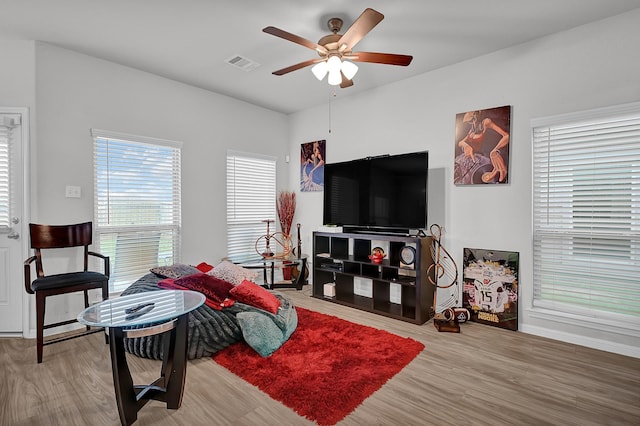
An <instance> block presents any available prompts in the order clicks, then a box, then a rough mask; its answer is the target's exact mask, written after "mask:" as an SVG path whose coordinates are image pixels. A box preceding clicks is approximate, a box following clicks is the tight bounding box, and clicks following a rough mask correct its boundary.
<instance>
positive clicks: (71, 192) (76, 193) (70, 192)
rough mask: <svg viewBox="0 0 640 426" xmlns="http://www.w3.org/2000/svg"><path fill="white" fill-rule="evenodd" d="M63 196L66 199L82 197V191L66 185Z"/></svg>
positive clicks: (77, 187) (79, 188)
mask: <svg viewBox="0 0 640 426" xmlns="http://www.w3.org/2000/svg"><path fill="white" fill-rule="evenodd" d="M64 194H65V197H67V198H80V197H81V196H82V189H81V187H79V186H73V185H67V186H66V187H65V192H64Z"/></svg>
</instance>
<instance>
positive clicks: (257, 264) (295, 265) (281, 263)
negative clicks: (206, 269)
mask: <svg viewBox="0 0 640 426" xmlns="http://www.w3.org/2000/svg"><path fill="white" fill-rule="evenodd" d="M234 263H237V264H238V265H239V266H242V267H243V268H246V269H261V270H262V276H263V283H262V285H263V287H266V288H268V289H270V290H273V289H274V288H295V289H297V290H302V286H304V285H305V284H307V283H308V277H309V269H308V266H307V255H305V254H303V255H301V256H300V257H298V256H294V255H292V256H287V257H283V258H282V257H277V258H276V257H259V258H257V259H255V260H254V259H250V260H245V261H242V262H234ZM278 268H292V269H295V270H296V271H297V272H296V274H295V276H294V277H292V279H290V280H282V281H276V280H275V270H276V269H278Z"/></svg>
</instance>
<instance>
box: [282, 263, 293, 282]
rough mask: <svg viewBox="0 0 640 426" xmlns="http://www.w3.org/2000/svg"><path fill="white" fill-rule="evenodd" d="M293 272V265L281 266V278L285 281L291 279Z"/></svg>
mask: <svg viewBox="0 0 640 426" xmlns="http://www.w3.org/2000/svg"><path fill="white" fill-rule="evenodd" d="M292 272H293V266H283V267H282V279H283V280H285V281H291V279H292V276H293V274H292Z"/></svg>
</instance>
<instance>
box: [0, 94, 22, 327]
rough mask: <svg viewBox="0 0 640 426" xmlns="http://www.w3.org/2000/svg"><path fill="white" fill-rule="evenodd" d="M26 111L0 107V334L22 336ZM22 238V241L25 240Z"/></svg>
mask: <svg viewBox="0 0 640 426" xmlns="http://www.w3.org/2000/svg"><path fill="white" fill-rule="evenodd" d="M28 128H29V127H28V115H27V109H26V108H4V107H0V333H22V331H23V318H22V315H23V300H24V295H25V290H24V277H23V270H22V263H23V261H24V258H25V257H26V253H28V252H27V250H26V248H27V245H26V244H28V239H29V237H28V235H23V230H24V229H25V226H24V224H23V217H24V216H23V215H24V211H25V209H24V201H25V200H24V198H25V191H24V188H25V187H24V170H25V163H24V156H25V147H26V145H27V138H28V132H27V130H28ZM25 237H26V240H25Z"/></svg>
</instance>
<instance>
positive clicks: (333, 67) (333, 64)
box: [327, 56, 342, 74]
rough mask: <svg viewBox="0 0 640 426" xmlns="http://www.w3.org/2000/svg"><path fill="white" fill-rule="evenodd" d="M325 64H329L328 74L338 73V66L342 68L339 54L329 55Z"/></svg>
mask: <svg viewBox="0 0 640 426" xmlns="http://www.w3.org/2000/svg"><path fill="white" fill-rule="evenodd" d="M327 65H328V66H329V74H331V73H332V72H337V73H338V74H340V68H342V62H341V61H340V57H339V56H331V57H329V59H327Z"/></svg>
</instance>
